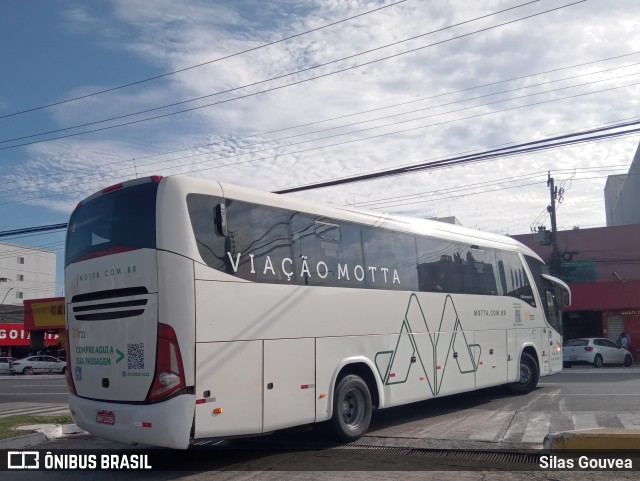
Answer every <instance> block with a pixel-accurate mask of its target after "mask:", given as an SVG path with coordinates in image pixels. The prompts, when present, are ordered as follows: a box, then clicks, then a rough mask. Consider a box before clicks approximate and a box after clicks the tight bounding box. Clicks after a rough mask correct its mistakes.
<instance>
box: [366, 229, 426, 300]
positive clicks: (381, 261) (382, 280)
mask: <svg viewBox="0 0 640 481" xmlns="http://www.w3.org/2000/svg"><path fill="white" fill-rule="evenodd" d="M362 244H363V246H364V262H365V266H364V267H365V277H366V285H367V287H369V288H375V289H393V290H403V291H415V290H417V289H418V272H417V269H416V264H417V255H416V241H415V238H414V236H413V235H412V234H406V233H403V232H394V231H390V230H383V229H376V228H369V227H363V228H362Z"/></svg>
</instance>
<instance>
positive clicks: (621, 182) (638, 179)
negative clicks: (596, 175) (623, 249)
mask: <svg viewBox="0 0 640 481" xmlns="http://www.w3.org/2000/svg"><path fill="white" fill-rule="evenodd" d="M604 198H605V209H606V212H607V226H616V225H628V224H640V208H639V206H640V145H638V149H637V150H636V154H635V156H634V157H633V161H632V162H631V167H629V172H628V173H627V174H623V175H610V176H609V177H608V178H607V183H606V185H605V188H604Z"/></svg>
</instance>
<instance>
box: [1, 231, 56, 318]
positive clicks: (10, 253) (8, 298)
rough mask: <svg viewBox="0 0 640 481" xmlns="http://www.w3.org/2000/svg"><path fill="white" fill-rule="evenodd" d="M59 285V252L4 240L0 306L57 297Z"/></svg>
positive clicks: (2, 244) (2, 243)
mask: <svg viewBox="0 0 640 481" xmlns="http://www.w3.org/2000/svg"><path fill="white" fill-rule="evenodd" d="M55 288H56V253H55V251H53V250H47V249H40V248H33V247H26V246H21V245H15V244H8V243H4V242H0V306H2V305H9V306H11V305H14V306H15V305H19V306H21V305H22V303H23V301H25V300H28V299H37V298H42V297H53V296H55Z"/></svg>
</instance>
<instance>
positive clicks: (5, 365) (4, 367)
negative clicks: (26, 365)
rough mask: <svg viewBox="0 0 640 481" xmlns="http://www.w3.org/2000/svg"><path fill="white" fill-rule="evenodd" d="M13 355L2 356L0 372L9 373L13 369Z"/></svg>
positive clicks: (0, 358)
mask: <svg viewBox="0 0 640 481" xmlns="http://www.w3.org/2000/svg"><path fill="white" fill-rule="evenodd" d="M11 361H13V358H12V357H0V374H9V373H10V372H11V371H10V369H11Z"/></svg>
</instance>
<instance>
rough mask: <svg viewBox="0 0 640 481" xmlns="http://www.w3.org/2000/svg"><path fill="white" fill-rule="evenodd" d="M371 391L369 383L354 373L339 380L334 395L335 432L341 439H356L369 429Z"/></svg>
mask: <svg viewBox="0 0 640 481" xmlns="http://www.w3.org/2000/svg"><path fill="white" fill-rule="evenodd" d="M372 411H373V408H372V405H371V393H370V392H369V388H368V386H367V383H366V382H364V380H363V379H362V378H361V377H359V376H356V375H354V374H349V375H347V376H345V377H343V378H342V379H340V380H339V381H338V384H337V386H336V390H335V395H334V396H333V417H332V418H331V425H332V427H333V432H334V434H335V435H336V437H337V438H338V439H340V440H341V441H346V442H350V441H355V440H356V439H359V438H360V437H362V435H363V434H364V433H366V432H367V429H369V423H370V422H371V413H372Z"/></svg>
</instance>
